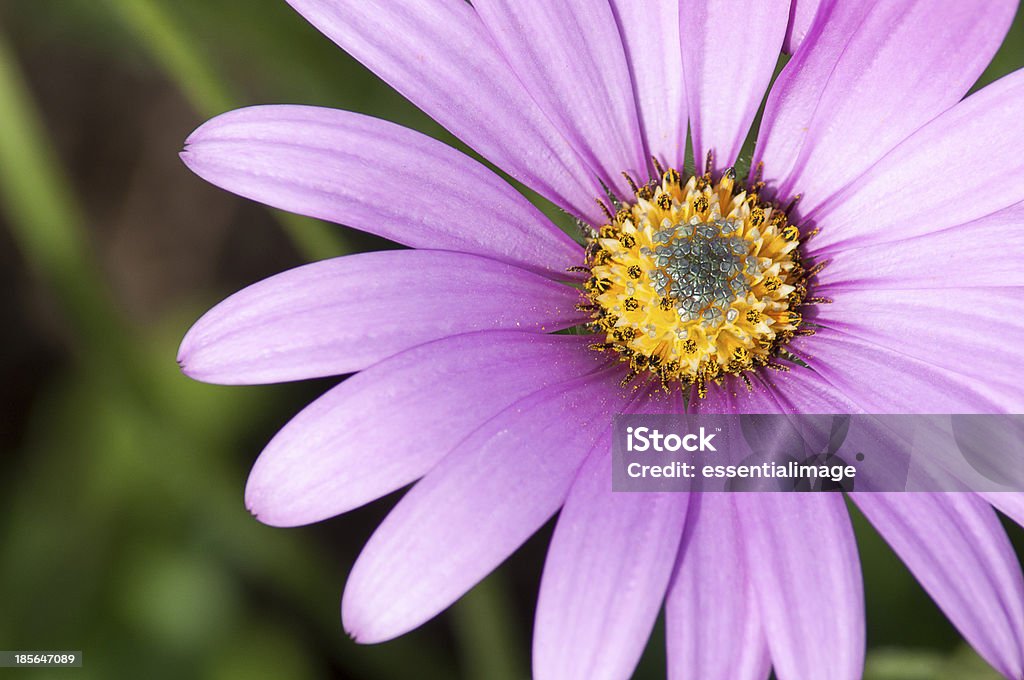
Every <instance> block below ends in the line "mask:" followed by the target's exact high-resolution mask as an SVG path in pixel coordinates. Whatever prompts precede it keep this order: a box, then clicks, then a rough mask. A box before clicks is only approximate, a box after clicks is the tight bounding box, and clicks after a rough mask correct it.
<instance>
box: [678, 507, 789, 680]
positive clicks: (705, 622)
mask: <svg viewBox="0 0 1024 680" xmlns="http://www.w3.org/2000/svg"><path fill="white" fill-rule="evenodd" d="M742 533H743V527H742V526H741V525H740V523H739V519H738V517H737V516H736V510H735V508H734V506H733V499H732V497H731V496H730V495H728V494H719V493H696V494H692V495H691V500H690V509H689V513H688V515H687V519H686V533H685V534H684V536H683V543H682V547H681V549H680V561H679V564H678V566H677V567H676V572H675V575H674V576H673V578H672V584H671V586H669V590H668V601H667V602H666V604H665V611H666V619H665V623H666V635H665V637H666V644H665V646H666V648H667V650H668V677H669V678H670V679H673V680H674V679H678V680H690V678H700V679H701V680H764V679H765V678H767V677H768V673H769V672H770V671H771V662H770V660H769V658H768V647H767V645H766V643H765V639H764V633H763V632H762V630H761V624H760V622H759V621H758V613H757V605H756V603H755V598H754V591H753V584H752V583H751V580H750V567H749V566H748V565H747V564H746V558H745V556H744V555H743V544H742V540H741V539H740V536H741V535H742ZM754 568H755V569H756V568H758V566H757V565H755V567H754Z"/></svg>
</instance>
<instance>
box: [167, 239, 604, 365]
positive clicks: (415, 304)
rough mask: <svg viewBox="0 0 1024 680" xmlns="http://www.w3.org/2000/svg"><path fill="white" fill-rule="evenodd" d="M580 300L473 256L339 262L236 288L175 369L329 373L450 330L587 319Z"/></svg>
mask: <svg viewBox="0 0 1024 680" xmlns="http://www.w3.org/2000/svg"><path fill="white" fill-rule="evenodd" d="M578 296H579V293H578V292H577V291H575V290H574V289H572V288H570V287H569V286H564V285H561V284H558V283H554V282H553V281H549V280H548V279H545V278H543V277H541V276H539V275H537V274H532V273H530V272H527V271H525V270H523V269H519V268H517V267H514V266H512V265H508V264H504V263H502V262H497V261H495V260H489V259H486V258H483V257H477V256H475V255H465V254H462V253H449V252H443V251H430V250H405V251H386V252H377V253H364V254H361V255H349V256H347V257H340V258H336V259H333V260H325V261H323V262H315V263H313V264H308V265H305V266H302V267H298V268H296V269H292V270H290V271H287V272H284V273H282V274H278V275H276V276H272V277H270V278H269V279H266V280H264V281H260V282H259V283H256V284H253V285H252V286H249V287H248V288H246V289H244V290H242V291H240V292H238V293H235V294H234V295H232V296H231V297H229V298H228V299H227V300H225V301H224V302H221V303H220V304H219V305H217V306H216V307H214V308H213V309H211V310H210V311H209V312H207V313H206V314H204V315H203V317H202V318H201V319H199V321H197V322H196V324H195V325H194V326H193V327H192V329H191V330H189V332H188V334H187V335H186V336H185V339H184V340H183V341H182V343H181V349H180V351H179V354H178V362H179V363H180V364H181V366H182V370H183V371H184V372H185V373H186V374H187V375H189V376H191V377H193V378H195V379H196V380H203V381H205V382H215V383H222V384H232V385H235V384H254V383H271V382H281V381H286V380H300V379H303V378H313V377H320V376H325V375H339V374H342V373H350V372H352V371H358V370H360V369H362V368H366V367H367V366H369V365H371V364H373V363H376V362H377V361H380V360H381V359H384V358H386V357H389V356H391V355H393V354H397V353H398V352H401V351H402V350H405V349H408V348H410V347H414V346H416V345H419V344H422V343H424V342H429V341H431V340H436V339H438V338H443V337H446V336H449V335H456V334H458V333H467V332H469V331H476V330H487V329H499V328H513V329H522V330H534V331H556V330H559V329H561V328H566V327H569V326H573V325H576V324H577V323H580V322H581V321H584V320H585V318H584V316H583V315H582V314H581V313H580V312H577V311H575V310H574V305H575V304H576V302H577V301H578Z"/></svg>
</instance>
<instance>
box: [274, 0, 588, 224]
mask: <svg viewBox="0 0 1024 680" xmlns="http://www.w3.org/2000/svg"><path fill="white" fill-rule="evenodd" d="M288 2H289V4H291V5H292V7H294V8H295V9H296V10H297V11H298V12H299V13H300V14H302V15H303V16H304V17H305V18H306V19H307V20H308V21H309V22H310V23H312V24H313V25H314V26H316V27H317V28H318V29H320V30H321V31H322V32H323V33H324V34H325V35H327V37H329V38H330V39H331V40H333V41H334V42H335V43H337V44H338V45H339V46H341V48H342V49H344V50H345V51H347V52H348V53H349V54H351V55H352V56H353V57H355V58H356V59H358V60H359V61H361V62H362V63H363V64H365V65H366V66H367V68H369V69H370V70H371V71H373V72H374V73H376V74H377V75H378V76H380V78H381V79H382V80H384V81H385V82H387V83H388V84H389V85H391V86H392V87H394V88H395V89H396V90H398V91H399V92H400V93H402V94H403V95H404V96H405V97H407V98H408V99H409V100H410V101H412V102H413V103H414V104H416V105H417V106H418V107H420V108H421V109H423V111H424V112H426V113H427V115H429V116H430V117H431V118H433V119H434V120H436V121H437V122H438V123H440V124H441V125H443V126H444V127H446V128H448V130H450V131H451V132H452V134H454V135H455V136H456V137H458V138H459V139H461V140H462V141H464V142H465V143H466V144H468V145H469V146H471V147H472V148H473V149H475V150H476V151H477V152H478V153H480V155H481V156H483V157H484V158H486V159H488V160H489V161H491V162H492V163H494V164H495V165H497V166H498V167H500V168H501V169H503V170H505V171H506V172H508V173H509V174H510V175H512V176H513V177H515V178H516V179H517V180H519V181H521V182H523V183H524V184H526V185H527V186H529V187H531V188H533V189H535V190H536V191H537V192H539V193H540V194H541V195H543V196H544V197H545V198H548V199H549V200H551V201H553V202H555V203H556V204H558V205H559V206H561V207H563V208H565V209H567V210H569V211H570V212H573V213H575V214H576V215H579V216H582V217H586V218H588V219H590V220H591V221H595V220H600V219H601V213H600V211H599V210H598V209H597V205H596V203H595V202H594V199H595V198H597V197H601V196H603V195H604V193H603V191H602V189H601V185H600V183H598V181H597V178H596V177H594V176H593V173H592V172H591V171H590V169H589V168H587V166H586V165H585V164H584V162H583V161H582V160H581V159H580V157H579V155H578V154H577V153H576V152H575V151H574V150H573V149H572V148H571V147H570V146H569V144H568V143H567V142H566V140H565V138H564V137H563V136H562V135H561V134H560V133H559V132H558V131H557V129H556V128H555V127H554V126H553V125H552V124H551V122H550V121H549V120H548V118H547V117H546V116H545V114H544V113H543V112H542V111H541V110H540V108H539V107H538V106H537V105H536V104H535V103H534V101H533V100H532V99H531V97H530V94H529V93H528V92H527V91H526V90H525V89H524V88H523V86H522V84H521V83H520V82H519V81H518V80H517V79H516V77H515V75H514V74H513V73H512V72H511V70H510V69H509V67H508V64H507V63H506V62H505V60H504V58H503V57H502V56H501V54H500V53H499V52H498V50H497V48H496V47H495V46H494V44H493V42H492V40H491V38H490V36H489V35H488V34H487V31H486V30H485V29H484V27H483V25H482V24H481V23H480V20H479V17H478V16H477V14H476V12H475V11H474V10H473V8H472V6H471V5H470V4H469V3H467V2H464V1H463V0H438V1H437V2H388V1H386V0H288Z"/></svg>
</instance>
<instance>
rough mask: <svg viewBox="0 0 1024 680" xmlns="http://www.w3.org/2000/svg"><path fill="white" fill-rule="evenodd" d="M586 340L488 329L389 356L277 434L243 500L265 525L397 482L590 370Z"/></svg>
mask: <svg viewBox="0 0 1024 680" xmlns="http://www.w3.org/2000/svg"><path fill="white" fill-rule="evenodd" d="M589 342H590V340H589V339H588V338H580V337H574V336H565V335H538V334H536V333H523V332H518V331H484V332H480V333H468V334H465V335H458V336H455V337H451V338H444V339H442V340H438V341H436V342H432V343H428V344H426V345H420V346H418V347H415V348H413V349H410V350H407V351H405V352H402V353H401V354H398V355H396V356H394V357H392V358H390V359H385V360H384V361H382V362H380V363H378V364H375V365H373V366H371V367H370V368H368V369H366V370H365V371H362V372H360V373H358V374H356V375H354V376H352V377H351V378H349V379H348V380H346V381H344V382H343V383H341V384H340V385H338V386H337V387H335V388H334V389H332V390H331V391H330V392H328V393H327V394H325V395H324V396H322V397H321V398H320V399H318V400H316V401H315V402H313V403H312V404H311V405H310V406H308V407H307V408H306V409H305V410H303V411H302V412H301V413H300V414H299V415H297V416H296V417H295V418H294V419H292V421H291V422H290V423H288V424H287V425H285V426H284V428H283V429H281V431H280V432H278V433H277V435H276V436H275V437H274V439H273V440H272V441H271V442H270V444H268V445H267V448H266V449H264V450H263V453H262V455H260V457H259V460H257V461H256V465H255V466H253V469H252V472H251V473H250V475H249V483H248V485H247V486H246V490H245V500H246V505H247V506H248V508H249V509H250V510H251V511H252V512H253V513H254V514H256V515H257V517H259V519H260V521H261V522H264V523H266V524H271V525H274V526H295V525H299V524H308V523H310V522H317V521H319V520H322V519H325V518H327V517H332V516H334V515H338V514H341V513H343V512H347V511H349V510H351V509H353V508H356V507H359V506H360V505H362V504H364V503H368V502H370V501H372V500H374V499H376V498H379V497H381V496H383V495H384V494H387V493H390V492H392V491H394V490H395V489H399V488H401V487H403V486H405V485H406V484H408V483H410V482H412V481H414V480H416V479H418V478H419V477H421V476H423V475H424V474H426V472H427V471H428V470H430V469H431V468H433V467H434V465H435V464H436V463H437V462H438V461H439V460H441V459H442V458H443V457H444V456H445V454H447V453H448V452H449V451H451V450H452V449H453V448H455V446H456V445H458V444H459V442H461V441H462V440H463V439H465V437H466V436H467V435H468V434H469V433H470V432H472V431H473V430H475V429H476V428H477V427H479V426H480V425H482V424H483V423H484V422H485V421H487V420H488V419H490V418H491V417H493V416H494V415H496V414H497V413H499V412H500V411H502V410H504V409H505V408H506V407H508V406H509V405H511V404H513V403H514V402H516V401H518V400H520V399H522V398H524V397H526V396H527V395H529V394H531V393H533V392H536V391H537V390H540V389H544V388H546V387H550V386H552V385H555V384H558V383H563V382H568V381H570V380H572V379H574V378H576V377H578V376H580V375H586V374H587V373H590V372H593V371H594V370H595V369H596V368H597V367H598V366H599V365H600V364H599V362H600V361H601V359H600V357H598V356H597V354H596V353H594V352H589V351H587V344H588V343H589ZM495 385H500V388H499V389H495Z"/></svg>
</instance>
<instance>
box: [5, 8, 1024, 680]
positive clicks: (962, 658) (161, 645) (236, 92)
mask: <svg viewBox="0 0 1024 680" xmlns="http://www.w3.org/2000/svg"><path fill="white" fill-rule="evenodd" d="M1022 65H1024V23H1022V21H1021V20H1020V19H1018V21H1017V22H1016V24H1015V26H1014V29H1013V31H1012V33H1011V36H1010V38H1009V39H1008V40H1007V42H1006V44H1005V45H1004V46H1003V49H1002V51H1001V52H1000V53H999V55H998V56H997V58H996V60H995V62H994V63H993V65H992V67H991V68H990V69H989V71H988V72H987V73H986V75H985V77H984V82H988V81H991V80H992V79H994V78H996V77H999V76H1001V75H1003V74H1006V73H1008V72H1010V71H1012V70H1014V69H1016V68H1019V67H1020V66H1022ZM281 102H290V103H306V104H319V105H326V106H335V107H339V108H346V109H351V110H356V111H362V112H365V113H369V114H372V115H376V116H380V117H384V118H388V119H390V120H394V121H397V122H400V123H402V124H405V125H409V126H412V127H415V128H418V129H420V130H423V131H424V132H426V133H428V134H431V135H434V136H437V137H440V138H442V139H445V140H446V141H450V142H453V140H452V139H451V138H450V136H448V135H447V133H445V132H444V131H443V130H441V129H440V128H439V127H438V126H437V125H436V124H435V123H433V122H432V121H430V120H429V119H428V118H427V117H426V116H424V115H423V114H422V113H420V112H419V111H418V110H416V109H415V108H414V107H412V106H411V105H410V104H408V103H407V102H405V101H404V100H403V99H402V98H401V97H400V96H398V95H397V94H395V93H394V92H392V91H391V90H389V89H388V88H387V87H386V86H384V85H383V84H382V83H381V82H380V81H378V80H377V79H376V78H375V77H374V76H372V75H370V74H369V73H368V72H367V71H366V70H364V69H363V68H362V67H361V66H360V65H358V64H357V63H356V62H354V61H353V60H352V59H351V58H349V57H348V56H347V55H345V54H344V53H342V52H341V51H339V50H338V49H336V48H335V47H334V46H333V45H332V44H331V43H330V42H329V41H327V40H326V39H324V38H322V37H321V36H320V35H319V34H318V33H317V32H316V31H315V30H314V29H313V28H311V27H310V26H308V25H306V24H305V23H304V22H303V21H302V20H301V19H300V18H299V17H298V15H296V14H295V13H293V12H292V11H291V10H290V9H289V8H288V7H287V5H286V4H285V3H284V2H283V0H177V1H176V2H172V1H170V0H3V2H2V3H0V310H2V311H0V314H2V318H3V329H4V332H3V333H2V335H0V349H2V351H0V404H2V406H0V408H2V411H0V414H2V417H0V455H2V458H0V462H2V466H0V649H8V650H14V649H33V650H35V649H75V650H83V651H84V658H85V665H84V667H83V668H81V669H56V670H6V671H5V670H3V669H0V676H3V677H6V676H7V675H11V677H26V678H27V677H54V678H66V677H76V678H83V679H84V678H103V679H108V678H141V677H145V678H153V679H160V678H168V679H171V678H174V679H177V678H209V679H211V680H232V679H236V678H237V679H238V680H260V679H262V678H267V679H271V678H273V679H278V678H297V679H303V678H365V679H369V680H380V679H385V678H452V677H466V678H494V679H496V680H503V679H512V678H525V677H527V676H528V669H529V640H530V629H531V621H532V614H533V602H534V599H535V597H536V591H537V585H538V580H539V576H540V569H541V565H542V562H543V556H544V548H545V544H546V542H547V540H548V537H549V536H550V530H551V526H550V524H549V526H547V527H545V529H544V530H543V531H542V532H541V533H540V534H539V535H538V536H537V537H535V538H534V539H532V540H531V541H530V542H529V543H527V545H526V546H525V547H524V548H523V549H522V550H520V551H519V552H518V553H517V554H516V555H515V556H513V558H512V559H511V560H510V561H509V562H508V563H507V564H505V565H504V566H502V567H501V568H500V569H499V570H498V572H497V573H496V574H495V575H494V576H492V577H491V578H489V579H488V580H487V581H485V582H484V583H483V584H482V585H481V586H479V587H477V588H476V589H474V590H473V591H472V592H471V593H470V594H469V595H467V596H466V597H465V598H463V600H461V601H460V602H459V603H457V604H456V605H455V606H454V607H453V608H452V609H451V610H449V611H448V612H446V613H445V614H443V615H442V616H441V617H439V618H438V619H436V620H435V621H432V622H430V623H429V624H427V625H426V626H424V627H422V628H421V629H419V630H417V631H415V632H413V633H411V634H409V635H407V636H405V637H403V638H401V639H400V640H398V641H395V642H391V643H385V644H383V645H377V646H372V647H362V646H359V645H356V644H355V643H353V642H352V641H350V640H349V639H348V638H347V637H346V636H345V635H344V633H343V631H342V630H341V625H340V617H339V613H338V609H339V608H338V602H339V599H340V594H341V589H342V586H343V583H344V580H345V575H346V574H347V571H348V569H349V568H350V566H351V564H352V562H353V560H354V559H355V557H356V555H357V554H358V550H359V547H360V546H361V544H362V543H363V542H364V541H365V540H366V538H367V537H368V536H369V534H370V533H371V532H372V530H373V527H374V526H375V525H376V523H377V522H378V521H379V520H380V519H381V518H382V517H383V516H384V515H385V513H386V512H387V509H388V508H389V507H391V506H392V505H393V504H394V502H395V500H396V499H397V495H395V496H392V497H389V498H388V499H385V500H383V501H380V502H378V503H375V504H373V505H371V506H370V507H368V508H364V509H360V510H358V511H355V512H353V513H350V514H349V515H346V516H344V517H341V518H337V519H333V520H330V521H328V522H324V523H321V524H319V525H317V526H312V527H305V528H300V529H291V530H280V529H272V528H268V527H264V526H262V525H260V524H259V523H258V522H256V521H255V520H254V519H253V518H252V517H251V516H250V515H249V514H248V513H247V512H246V510H245V508H244V506H243V504H242V490H243V487H244V484H245V479H246V475H247V472H248V468H249V466H250V465H251V463H252V461H253V460H254V458H255V456H256V454H257V453H258V452H259V450H260V449H261V446H262V444H263V443H264V442H266V441H267V439H268V438H269V437H270V436H271V435H272V434H273V432H274V431H275V430H276V429H277V428H278V427H279V426H281V425H282V424H284V423H285V422H286V421H287V419H288V418H289V417H290V416H291V415H292V414H293V413H295V412H296V411H297V410H298V409H299V408H301V407H302V405H303V404H305V403H306V402H308V401H309V400H310V399H312V398H313V397H315V396H316V395H317V394H319V393H320V392H322V391H323V390H324V389H326V388H327V387H328V386H329V385H330V384H331V381H314V382H308V383H304V384H296V385H274V386H265V387H237V388H226V387H214V386H208V385H201V384H198V383H193V382H191V381H189V380H188V379H186V378H184V377H183V376H181V375H180V374H179V373H178V371H177V366H176V364H175V361H174V357H175V353H176V349H177V344H178V342H179V340H180V338H181V337H182V335H183V334H184V332H185V331H186V330H187V328H188V327H189V325H190V324H191V323H192V321H194V320H195V319H196V318H198V316H199V315H200V314H201V313H202V312H203V311H204V310H205V309H207V308H208V307H209V306H211V305H212V304H213V303H215V302H217V301H219V300H220V299H222V298H223V297H225V296H227V295H228V294H230V293H231V292H233V291H235V290H237V289H239V288H240V287H242V286H244V285H246V284H248V283H251V282H253V281H256V280H259V279H261V278H263V277H265V276H268V275H270V274H272V273H275V272H278V271H281V270H283V269H285V268H288V267H291V266H295V265H297V264H300V263H302V262H305V261H309V260H312V259H321V258H324V257H329V256H332V255H337V254H342V253H346V252H355V251H359V250H368V249H376V248H380V247H387V244H385V243H384V242H381V241H379V240H377V239H374V238H372V237H367V236H365V235H361V234H358V233H356V232H354V231H351V230H347V229H344V228H341V227H336V226H331V225H325V224H322V223H318V222H314V221H311V220H306V219H300V218H295V217H291V216H286V215H281V214H278V213H274V212H272V211H269V210H267V209H264V208H262V207H260V206H257V205H255V204H252V203H249V202H247V201H243V200H241V199H238V198H235V197H233V196H230V195H228V194H226V193H224V192H221V191H219V190H217V189H215V188H213V187H211V186H209V185H207V184H205V183H204V182H202V181H201V180H199V179H198V178H196V177H194V176H193V175H191V173H189V172H188V171H187V170H186V169H185V167H184V166H183V165H182V164H181V163H180V161H179V160H178V158H177V155H176V154H177V152H178V151H179V150H180V148H181V144H182V141H183V140H184V139H185V137H186V136H187V135H188V133H189V132H190V131H191V130H193V129H194V128H195V127H197V126H198V125H199V124H200V123H201V122H203V121H204V120H205V119H206V118H208V117H210V116H213V115H215V114H217V113H220V112H223V111H226V110H228V109H231V108H235V107H237V106H242V105H249V104H259V103H281ZM950 171H951V174H950V176H948V177H939V178H935V181H936V182H939V183H941V182H956V181H957V176H956V174H955V173H957V172H970V171H971V168H951V169H950ZM857 522H858V533H859V536H860V539H861V541H860V546H861V555H862V558H863V563H864V575H865V580H866V591H867V609H868V619H869V631H868V641H869V647H870V649H869V655H868V675H867V677H869V678H872V679H874V680H917V679H926V678H927V679H931V678H939V679H941V678H950V679H953V678H956V679H966V680H970V679H972V678H990V677H996V676H995V674H994V673H992V672H991V671H989V670H987V669H986V667H985V666H984V664H982V663H981V662H980V661H979V660H978V659H977V658H976V657H975V656H974V655H973V654H972V653H971V652H970V650H969V649H967V648H966V647H964V645H963V643H962V642H961V641H960V638H959V636H958V635H957V633H956V632H955V631H954V630H953V629H952V628H951V627H950V625H949V624H948V623H947V622H946V621H945V620H944V618H943V617H942V615H941V613H940V612H939V611H938V610H937V608H936V607H935V606H934V604H932V603H931V601H930V600H929V599H928V597H927V596H926V595H925V594H924V593H923V591H922V590H921V589H920V587H919V586H918V585H917V584H916V583H915V582H914V580H913V579H912V578H911V577H910V575H909V574H908V572H907V571H906V569H905V568H904V567H903V566H902V565H901V564H900V563H899V561H898V560H897V559H896V558H895V557H894V556H893V554H892V553H891V552H890V551H889V550H888V548H886V547H885V545H884V544H883V543H882V542H881V540H880V539H879V538H878V537H877V536H876V535H875V534H874V533H873V532H872V531H871V530H870V529H869V528H867V527H866V526H865V525H864V522H863V521H862V520H861V519H860V518H859V517H858V518H857ZM1022 536H1024V535H1022V533H1021V531H1020V530H1018V529H1017V528H1016V527H1012V528H1011V537H1012V538H1013V540H1014V541H1015V543H1016V544H1017V545H1018V546H1021V545H1024V542H1022ZM637 677H640V678H659V677H664V641H663V637H662V628H661V626H660V625H659V629H658V630H657V631H656V632H655V635H654V637H653V638H652V643H651V645H650V646H649V648H648V651H647V654H646V655H645V657H644V660H643V662H642V664H641V667H640V669H639V670H638V673H637Z"/></svg>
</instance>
